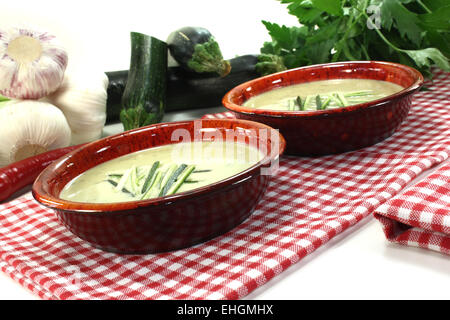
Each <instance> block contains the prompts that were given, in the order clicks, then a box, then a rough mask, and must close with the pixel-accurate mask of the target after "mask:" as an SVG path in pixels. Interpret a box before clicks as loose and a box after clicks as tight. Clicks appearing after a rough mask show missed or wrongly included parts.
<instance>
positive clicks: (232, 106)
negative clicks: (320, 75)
mask: <svg viewBox="0 0 450 320" xmlns="http://www.w3.org/2000/svg"><path fill="white" fill-rule="evenodd" d="M373 64H375V65H378V66H380V67H381V68H382V67H383V66H390V67H394V68H397V69H401V70H404V71H407V72H409V73H410V74H411V75H413V79H414V82H413V83H412V84H411V85H410V86H409V87H406V88H404V89H403V90H401V91H399V92H396V93H393V94H391V95H389V96H386V97H383V98H380V99H376V100H372V101H369V102H365V103H359V104H354V105H350V106H347V107H341V108H333V109H326V110H308V111H284V110H270V109H256V108H249V107H245V106H243V105H239V104H236V103H234V102H233V99H232V96H236V93H237V92H242V91H245V90H246V89H247V88H249V87H251V86H252V85H253V84H254V83H257V82H260V81H263V80H265V79H270V78H272V77H277V76H280V75H284V74H288V73H296V72H300V73H302V72H308V71H309V70H311V71H312V70H315V69H318V68H322V67H336V68H339V67H347V66H349V65H362V66H364V65H373ZM367 79H370V78H367ZM314 81H321V80H313V81H310V82H314ZM423 83H424V77H423V75H422V74H421V73H420V72H419V71H418V70H416V69H414V68H412V67H409V66H406V65H403V64H400V63H395V62H388V61H375V60H357V61H342V62H332V63H322V64H315V65H309V66H303V67H298V68H293V69H288V70H284V71H280V72H277V73H272V74H269V75H266V76H262V77H258V78H256V79H252V80H249V81H246V82H244V83H241V84H239V85H237V86H236V87H234V88H233V89H231V90H230V91H228V92H227V93H226V94H225V96H224V97H223V98H222V104H223V105H224V106H225V108H227V109H228V110H230V111H232V112H238V113H242V114H246V115H249V116H255V115H257V116H262V117H276V118H297V117H313V116H332V115H342V113H344V114H345V113H349V112H353V111H359V110H361V109H368V108H375V107H379V106H381V105H384V104H386V103H389V102H390V101H392V100H397V99H401V98H403V97H405V96H408V95H410V94H411V93H413V92H415V91H416V90H418V89H419V88H420V87H422V85H423ZM282 87H283V86H280V87H276V88H282ZM284 87H287V86H284ZM269 88H270V87H269ZM276 88H273V89H276ZM273 89H268V90H267V91H265V92H268V91H270V90H273Z"/></svg>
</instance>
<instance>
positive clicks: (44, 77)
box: [0, 28, 68, 99]
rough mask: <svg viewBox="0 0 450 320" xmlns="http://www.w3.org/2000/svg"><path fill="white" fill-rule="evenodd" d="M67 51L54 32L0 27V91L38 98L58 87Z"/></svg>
mask: <svg viewBox="0 0 450 320" xmlns="http://www.w3.org/2000/svg"><path fill="white" fill-rule="evenodd" d="M67 61H68V57H67V52H66V51H65V49H64V48H62V47H61V45H60V44H59V43H58V42H57V40H56V38H55V36H53V35H51V34H49V33H47V32H40V31H34V30H30V29H25V28H11V29H10V30H0V74H1V77H0V94H1V95H4V96H6V97H10V98H17V99H39V98H42V97H44V96H46V95H48V94H49V93H52V92H54V91H55V90H57V89H58V88H59V86H60V85H61V83H62V81H63V79H64V71H65V70H66V67H67Z"/></svg>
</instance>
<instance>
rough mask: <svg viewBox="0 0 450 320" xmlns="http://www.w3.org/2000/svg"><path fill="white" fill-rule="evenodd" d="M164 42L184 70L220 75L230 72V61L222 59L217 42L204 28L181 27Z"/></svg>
mask: <svg viewBox="0 0 450 320" xmlns="http://www.w3.org/2000/svg"><path fill="white" fill-rule="evenodd" d="M166 42H167V45H168V48H169V52H170V54H171V55H172V57H173V58H174V59H175V61H176V62H178V64H179V65H180V66H181V67H182V68H183V69H185V70H186V71H193V72H197V73H216V74H218V75H219V76H221V77H224V76H226V75H227V74H228V73H230V68H231V65H230V62H229V61H227V60H224V59H223V56H222V52H221V51H220V48H219V44H218V43H217V41H216V40H215V39H214V37H213V36H212V34H211V33H210V32H209V31H208V30H207V29H205V28H201V27H183V28H181V29H178V30H176V31H174V32H172V33H171V34H170V35H169V37H168V38H167V41H166Z"/></svg>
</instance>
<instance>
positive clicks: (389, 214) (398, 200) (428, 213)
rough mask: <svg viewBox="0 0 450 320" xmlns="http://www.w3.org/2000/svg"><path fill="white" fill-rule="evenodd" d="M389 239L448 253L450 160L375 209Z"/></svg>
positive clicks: (449, 243) (449, 232)
mask: <svg viewBox="0 0 450 320" xmlns="http://www.w3.org/2000/svg"><path fill="white" fill-rule="evenodd" d="M375 217H376V218H377V219H378V220H379V221H380V222H381V223H382V226H383V231H384V233H385V235H386V237H387V238H388V239H389V240H390V241H393V242H396V243H400V244H404V245H409V246H415V247H420V248H425V249H431V250H435V251H439V252H442V253H446V254H450V163H445V164H444V165H443V166H442V167H440V168H439V169H437V170H436V171H435V172H433V173H432V174H431V175H429V176H428V177H427V178H426V179H424V180H422V181H420V182H419V183H417V184H416V185H414V186H413V187H411V188H408V189H407V190H406V191H405V192H403V193H401V194H399V195H397V196H395V197H394V198H392V199H390V200H389V201H387V202H386V203H384V204H383V205H381V206H380V207H379V208H377V210H376V211H375Z"/></svg>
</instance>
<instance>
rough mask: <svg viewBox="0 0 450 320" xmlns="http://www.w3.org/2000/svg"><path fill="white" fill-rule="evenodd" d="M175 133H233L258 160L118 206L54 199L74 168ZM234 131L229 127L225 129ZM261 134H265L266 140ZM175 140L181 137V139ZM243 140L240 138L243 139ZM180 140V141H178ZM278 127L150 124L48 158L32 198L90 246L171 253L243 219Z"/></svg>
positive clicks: (275, 146)
mask: <svg viewBox="0 0 450 320" xmlns="http://www.w3.org/2000/svg"><path fill="white" fill-rule="evenodd" d="M175 130H187V131H184V132H188V133H189V135H190V139H191V141H198V140H207V141H216V139H218V138H217V135H215V134H221V135H222V136H223V137H225V134H226V133H228V132H234V133H236V134H235V136H234V137H233V138H232V139H233V140H234V141H242V142H245V143H251V144H252V145H255V142H256V143H257V147H258V148H259V149H260V150H261V151H264V150H267V152H266V153H265V154H266V156H265V157H264V159H262V160H261V161H260V162H258V163H257V164H255V165H254V166H252V167H250V168H249V169H247V170H245V171H243V172H240V173H239V174H237V175H234V176H232V177H229V178H227V179H225V180H221V181H219V182H217V183H214V184H210V185H208V186H205V187H201V188H197V189H194V190H192V191H188V192H184V193H178V194H174V195H171V196H166V197H161V198H156V199H151V200H145V201H132V202H120V203H113V204H111V203H109V204H108V203H97V204H94V203H79V202H71V201H66V200H62V199H60V198H59V194H60V192H61V190H62V189H63V187H64V186H65V185H66V184H67V183H68V182H69V181H71V180H72V179H73V178H75V177H76V176H78V175H79V174H81V173H82V172H84V171H86V170H88V169H90V168H92V167H94V166H96V165H98V164H100V163H103V162H105V161H108V160H111V159H114V158H117V157H119V156H122V155H125V154H128V153H132V152H135V151H139V150H143V149H147V148H152V147H157V146H161V145H166V144H172V143H177V141H178V140H177V141H172V140H174V139H173V138H172V134H173V133H174V131H175ZM230 130H234V131H230ZM266 137H267V138H266ZM183 139H186V138H185V136H183ZM244 139H245V141H244ZM182 141H186V140H182ZM284 148H285V142H284V139H283V137H282V136H281V135H280V134H279V133H278V131H276V130H274V129H272V128H270V127H268V126H266V125H263V124H260V123H255V122H251V121H244V120H196V121H187V122H173V123H165V124H157V125H152V126H148V127H144V128H139V129H136V130H131V131H127V132H124V133H121V134H118V135H114V136H111V137H108V138H104V139H101V140H98V141H95V142H93V143H90V144H87V145H85V146H83V147H81V148H80V149H77V150H75V151H73V152H71V153H69V154H67V155H66V156H64V157H62V158H61V159H59V160H57V161H55V162H53V163H52V164H51V165H50V166H49V167H47V168H46V169H45V170H44V171H43V172H42V173H41V174H40V175H39V177H38V178H37V179H36V181H35V183H34V185H33V189H32V192H33V196H34V197H35V199H36V200H37V201H38V202H40V203H41V204H43V205H45V206H47V207H49V208H52V209H54V210H55V211H56V214H57V216H58V219H59V220H60V221H61V222H62V223H63V224H64V225H65V226H66V227H67V228H68V229H69V230H70V231H71V232H72V233H74V234H75V235H77V236H79V237H80V238H82V239H84V240H86V241H88V242H89V243H91V244H92V245H94V246H95V247H98V248H101V249H104V250H107V251H113V252H120V253H155V252H162V251H169V250H175V249H179V248H183V247H187V246H191V245H194V244H196V243H199V242H202V241H205V240H207V239H211V238H213V237H215V236H217V235H219V234H222V233H224V232H226V231H228V230H230V229H232V228H233V227H235V226H236V225H238V224H239V223H241V222H242V221H243V220H245V219H246V218H247V217H248V216H249V215H250V214H251V213H252V210H253V208H254V207H255V205H256V203H257V202H258V200H259V199H260V198H261V196H262V195H263V193H264V192H265V190H266V187H267V185H268V182H269V179H270V175H265V174H262V173H261V169H262V168H267V167H270V165H271V164H273V162H272V161H276V160H277V159H278V157H279V155H280V154H282V153H283V150H284Z"/></svg>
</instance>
